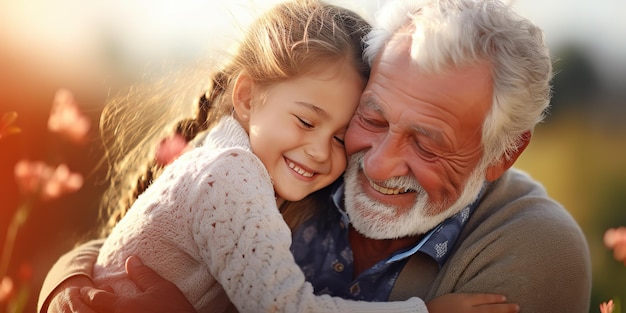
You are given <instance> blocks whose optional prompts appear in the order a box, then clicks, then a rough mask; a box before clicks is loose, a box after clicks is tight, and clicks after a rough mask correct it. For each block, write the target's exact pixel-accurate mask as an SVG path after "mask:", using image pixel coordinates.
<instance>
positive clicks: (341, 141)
mask: <svg viewBox="0 0 626 313" xmlns="http://www.w3.org/2000/svg"><path fill="white" fill-rule="evenodd" d="M333 139H335V141H337V142H338V143H339V144H340V145H342V146H345V145H346V143H345V141H344V139H343V137H339V136H334V137H333Z"/></svg>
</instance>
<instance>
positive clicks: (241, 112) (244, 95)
mask: <svg viewBox="0 0 626 313" xmlns="http://www.w3.org/2000/svg"><path fill="white" fill-rule="evenodd" d="M253 87H254V82H253V81H252V79H250V76H248V75H247V74H246V73H241V74H239V76H237V79H236V80H235V85H234V86H233V97H232V101H233V108H234V109H235V117H236V118H237V120H238V121H239V122H240V123H241V124H242V125H243V126H244V128H247V127H246V126H247V124H248V121H249V120H250V110H251V99H252V89H253Z"/></svg>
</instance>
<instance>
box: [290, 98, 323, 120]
mask: <svg viewBox="0 0 626 313" xmlns="http://www.w3.org/2000/svg"><path fill="white" fill-rule="evenodd" d="M296 104H297V105H300V106H303V107H305V108H308V109H309V110H311V111H313V112H315V114H317V115H319V116H321V117H323V118H327V117H328V112H326V111H324V110H323V109H322V108H320V107H318V106H316V105H314V104H312V103H308V102H303V101H296Z"/></svg>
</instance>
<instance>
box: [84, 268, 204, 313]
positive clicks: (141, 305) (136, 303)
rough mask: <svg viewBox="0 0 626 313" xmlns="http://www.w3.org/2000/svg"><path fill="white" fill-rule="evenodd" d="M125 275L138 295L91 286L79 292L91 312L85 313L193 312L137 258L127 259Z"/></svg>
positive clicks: (182, 298)
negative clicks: (136, 289) (137, 289)
mask: <svg viewBox="0 0 626 313" xmlns="http://www.w3.org/2000/svg"><path fill="white" fill-rule="evenodd" d="M126 272H127V273H128V276H129V278H130V279H131V280H132V281H133V282H134V283H135V284H136V285H137V287H138V288H139V290H141V292H140V293H138V294H135V295H132V296H123V295H116V294H114V293H112V292H108V291H106V290H102V289H96V288H94V287H83V288H81V289H80V295H81V297H82V300H84V301H85V303H86V304H87V305H88V306H89V307H90V308H91V309H93V311H84V312H85V313H91V312H100V313H103V312H107V313H142V312H151V313H158V312H164V313H195V312H196V310H195V309H194V307H193V305H191V303H189V301H188V300H187V298H185V296H184V295H183V293H182V292H181V291H180V290H179V289H178V287H176V285H174V284H173V283H171V282H170V281H168V280H165V279H164V278H163V277H161V276H160V275H159V274H157V273H156V272H155V271H153V270H152V269H151V268H149V267H147V266H145V265H144V264H143V263H141V261H140V260H139V258H137V257H132V256H131V257H129V258H128V259H127V260H126ZM81 312H82V311H81Z"/></svg>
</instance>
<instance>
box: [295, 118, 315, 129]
mask: <svg viewBox="0 0 626 313" xmlns="http://www.w3.org/2000/svg"><path fill="white" fill-rule="evenodd" d="M294 116H295V117H296V118H297V119H298V121H299V122H300V124H301V125H302V126H303V127H304V128H313V124H311V123H309V122H307V121H305V120H304V119H302V118H301V117H299V116H297V115H294Z"/></svg>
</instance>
